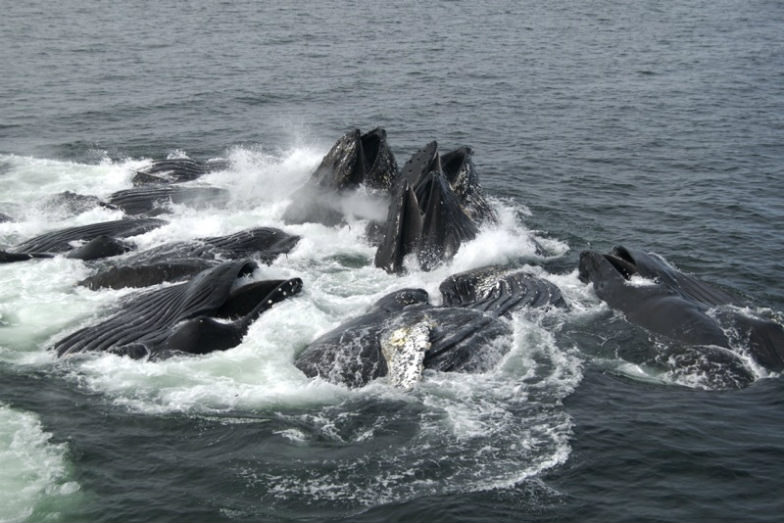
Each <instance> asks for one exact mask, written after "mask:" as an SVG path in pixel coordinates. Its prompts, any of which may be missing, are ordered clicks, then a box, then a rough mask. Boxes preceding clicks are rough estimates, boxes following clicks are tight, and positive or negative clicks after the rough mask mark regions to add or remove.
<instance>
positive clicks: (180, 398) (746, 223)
mask: <svg viewBox="0 0 784 523" xmlns="http://www.w3.org/2000/svg"><path fill="white" fill-rule="evenodd" d="M0 7H2V13H3V15H2V17H1V18H0V67H2V71H3V74H2V75H0V76H1V77H2V78H0V212H3V213H5V214H8V215H10V216H12V217H14V218H15V221H14V222H10V223H3V224H0V245H9V244H13V243H15V242H17V241H20V240H22V239H24V238H27V237H30V236H32V235H34V234H37V233H39V232H43V231H45V230H49V229H52V228H56V227H57V226H60V225H61V224H62V223H65V224H81V223H88V222H89V221H95V220H104V219H111V218H112V217H113V216H111V215H110V214H105V213H104V211H90V212H87V213H84V214H82V215H79V216H75V217H74V216H66V215H64V214H63V212H62V210H60V209H51V208H46V207H45V206H42V205H41V204H40V202H41V201H42V200H43V199H44V198H45V197H46V196H47V195H49V194H51V193H54V192H58V191H62V190H74V191H77V192H83V193H93V194H98V195H101V196H105V195H106V194H108V193H110V192H111V191H113V190H118V189H122V188H127V187H129V186H130V177H131V175H132V172H133V169H135V168H138V167H139V166H142V165H145V162H149V160H150V159H152V158H161V157H165V156H167V155H188V156H190V157H193V158H199V159H205V158H211V157H223V158H228V159H229V160H230V163H229V165H230V166H229V168H228V169H227V170H226V171H224V172H221V173H217V174H216V175H214V176H213V177H212V178H211V179H210V181H211V182H212V183H214V184H216V185H222V186H224V187H226V188H229V189H230V190H232V191H233V194H234V197H235V204H236V205H235V206H234V207H233V208H232V209H228V210H227V209H216V210H215V211H214V212H210V213H207V214H198V213H194V212H193V211H189V210H187V209H185V210H183V209H180V210H178V211H177V212H176V213H175V215H174V216H173V218H172V225H171V226H170V227H168V228H166V229H165V231H163V232H161V233H160V234H158V235H157V236H156V235H150V236H149V237H145V238H143V239H142V240H141V241H143V242H146V244H154V243H156V242H160V241H164V240H171V239H176V238H180V237H182V236H183V235H192V236H198V235H202V236H204V235H207V234H212V233H227V232H232V231H233V230H237V229H238V228H241V227H248V226H253V225H274V226H282V222H281V221H280V216H281V213H282V205H283V203H285V200H286V198H287V197H288V195H289V194H290V193H291V191H293V190H295V189H296V188H297V187H298V186H299V184H301V183H302V182H304V180H305V179H307V176H308V175H309V172H310V170H311V169H312V168H313V167H315V165H316V164H317V163H318V161H319V159H320V157H321V155H323V154H324V153H325V152H326V151H327V150H328V148H329V147H330V145H331V144H332V143H333V142H334V140H336V139H337V138H338V137H339V136H340V135H342V134H343V133H344V132H346V131H347V130H349V129H351V128H354V127H360V128H362V129H363V130H369V129H371V128H373V127H376V126H382V127H384V128H386V129H387V132H388V136H389V141H390V144H391V146H392V149H393V152H394V153H395V155H396V157H397V160H398V163H403V162H405V160H406V159H407V158H408V156H409V155H410V154H412V153H413V152H414V151H416V150H417V149H418V148H419V147H421V146H423V145H424V144H425V143H427V142H429V141H430V140H433V139H436V140H438V141H439V143H440V144H441V146H442V147H443V148H444V149H445V150H449V149H451V148H454V147H457V146H460V145H464V144H466V145H470V146H472V148H473V149H474V150H475V153H476V156H475V158H474V160H475V163H476V165H477V168H478V170H479V173H480V176H481V181H482V184H483V186H484V188H485V191H486V192H487V193H488V195H490V196H491V197H492V199H493V201H494V204H495V205H496V206H497V208H498V209H499V210H500V211H501V214H502V216H503V219H502V225H501V226H499V228H498V229H496V230H488V231H484V232H483V234H482V235H480V238H479V239H478V240H477V241H476V242H474V243H472V244H470V245H467V246H464V248H462V249H461V252H460V253H459V254H458V257H457V259H456V261H455V262H453V263H452V264H451V265H449V266H447V267H445V268H443V269H442V270H441V271H440V272H438V271H437V273H435V274H428V273H423V272H421V271H413V272H412V273H411V274H409V275H408V276H406V277H404V278H403V279H401V280H397V279H395V278H394V277H390V276H387V275H384V274H379V272H380V271H378V270H376V269H373V268H372V253H373V250H372V248H371V247H370V246H368V245H367V244H366V243H364V240H363V239H362V237H361V235H360V234H359V232H357V231H358V230H360V229H361V228H360V227H347V228H342V229H340V228H338V229H334V230H329V229H327V228H320V227H316V226H312V227H309V226H299V228H295V229H294V230H293V232H295V233H297V234H301V235H302V236H303V237H304V238H306V241H304V242H303V243H301V244H300V245H299V246H298V248H297V250H296V251H295V252H293V253H292V254H291V255H290V256H289V258H288V259H283V260H279V261H278V262H276V263H275V264H273V266H272V267H271V268H269V269H268V273H269V274H270V275H274V276H278V275H284V276H289V277H290V276H294V275H298V276H302V277H303V280H304V281H305V288H306V291H305V293H304V294H303V296H301V297H300V298H298V301H292V303H289V304H285V306H281V307H280V309H279V310H277V311H275V312H274V313H273V314H272V315H270V316H268V315H267V314H265V315H264V316H263V317H262V318H261V319H260V320H259V322H257V323H258V325H254V328H253V329H252V330H251V332H250V333H249V336H248V339H246V341H245V342H243V344H242V345H241V346H240V347H238V348H237V349H234V350H233V351H229V352H228V353H226V354H224V355H219V356H215V357H212V356H210V357H205V358H202V359H198V358H194V359H193V360H192V361H191V360H189V361H174V362H166V363H161V364H153V363H138V362H128V361H123V360H122V359H121V358H115V357H109V356H104V355H95V356H92V357H87V358H85V359H79V360H77V361H72V362H58V361H57V360H55V359H54V358H53V357H52V356H51V354H50V353H49V352H48V351H47V347H48V346H49V345H50V343H51V340H52V339H53V338H56V337H57V336H59V335H62V334H64V333H66V332H70V331H72V330H73V329H74V328H76V327H77V326H79V325H81V324H84V323H85V322H89V321H90V320H91V319H94V318H95V317H98V316H100V314H101V312H102V311H103V310H104V309H105V308H107V307H110V306H111V304H112V303H114V302H115V301H116V300H117V298H118V296H117V295H116V294H112V293H111V292H104V293H90V292H88V291H80V290H74V285H73V284H74V283H75V282H76V281H78V279H80V277H81V276H83V275H84V274H86V273H87V271H88V270H89V269H88V268H87V267H86V266H84V265H83V264H82V263H81V262H77V261H72V260H71V261H66V260H63V259H55V260H42V261H35V262H29V264H22V265H20V264H15V265H16V266H14V267H11V266H0V297H1V298H2V302H0V376H2V386H0V419H2V420H3V425H4V426H5V429H4V430H5V432H3V431H0V469H2V470H4V471H6V472H0V477H1V478H2V482H3V484H4V485H8V486H7V487H6V488H5V489H4V490H5V491H6V494H4V495H5V496H6V497H3V498H0V501H2V502H0V505H3V506H5V507H6V509H5V510H6V511H5V512H0V519H2V520H6V519H7V520H31V521H39V520H49V521H74V520H84V519H89V520H101V521H117V520H129V521H131V520H145V521H149V520H155V521H182V520H210V521H215V520H228V521H249V520H287V521H306V520H311V519H319V520H335V521H337V520H340V521H345V520H350V521H378V520H383V521H398V520H405V521H410V520H437V521H447V520H448V521H472V520H477V521H479V520H481V521H487V520H497V521H520V520H546V521H551V520H559V521H562V520H570V521H571V520H581V521H582V520H596V521H599V520H601V521H628V520H638V521H652V520H655V521H675V520H705V521H708V520H709V521H718V520H722V521H736V520H744V521H752V520H754V521H771V520H776V519H779V518H780V515H781V514H782V512H784V502H782V501H781V496H780V492H781V491H782V487H783V486H784V474H782V472H781V463H782V462H784V445H783V444H782V443H781V441H780V439H781V438H780V435H781V434H782V433H783V432H784V421H782V416H781V413H782V406H784V400H782V392H784V382H782V380H781V378H780V376H778V375H771V374H768V373H765V372H759V373H757V374H756V379H755V380H754V382H753V383H751V384H748V386H746V387H743V388H740V389H737V388H735V387H733V386H732V383H731V382H730V381H731V380H730V381H727V380H725V379H723V378H724V376H723V374H722V372H724V370H725V369H721V368H719V369H718V370H717V371H716V374H711V375H705V374H704V373H702V372H701V371H699V370H698V369H691V368H685V369H683V368H671V367H668V366H667V362H666V361H664V360H663V359H662V358H658V357H657V354H659V352H660V351H661V350H662V347H661V345H660V343H659V342H658V341H657V340H654V339H651V338H650V336H649V335H648V334H647V333H645V332H644V331H642V330H641V329H639V328H636V327H634V326H632V325H630V324H628V323H627V322H626V321H625V320H624V319H623V318H622V317H620V316H618V315H615V314H613V313H612V312H611V311H610V310H609V309H607V308H606V306H603V305H602V304H601V302H600V301H599V300H598V299H597V298H596V297H595V296H594V295H593V294H592V291H591V290H590V288H589V287H587V286H585V285H583V284H581V283H580V282H579V281H578V280H577V278H576V274H575V272H574V271H575V267H576V263H577V256H578V254H579V252H580V251H581V250H583V249H585V248H593V249H598V250H606V249H609V248H610V247H612V246H613V245H618V244H622V245H627V246H630V247H636V248H642V249H646V250H651V251H654V252H656V253H658V254H660V255H662V256H664V257H665V258H666V259H667V260H669V261H670V262H671V263H672V264H674V265H675V266H677V267H678V268H680V269H681V270H683V271H684V272H688V273H693V274H695V275H697V276H698V277H700V278H703V279H705V280H708V281H711V282H713V283H716V284H718V285H721V286H724V287H726V288H731V289H735V290H737V291H738V292H740V293H741V294H743V295H744V296H746V297H748V298H749V299H750V301H751V302H752V303H754V304H755V305H756V306H757V307H758V311H760V312H763V313H764V314H766V315H768V316H771V317H778V318H779V319H780V318H781V314H782V312H781V311H784V293H783V292H782V288H781V284H780V281H781V276H782V274H784V262H783V261H782V260H783V259H784V243H783V242H782V236H781V226H780V223H782V219H783V218H784V189H782V185H781V184H782V180H784V32H782V31H781V28H782V26H783V25H782V22H784V5H782V4H781V3H779V2H765V1H753V2H737V1H719V2H701V1H693V2H681V3H679V4H678V5H666V4H661V3H659V2H631V3H627V2H609V1H589V2H581V3H577V4H575V3H574V2H509V3H505V2H493V3H490V4H489V5H477V4H476V3H472V2H442V3H436V4H420V3H410V4H391V3H390V4H388V3H375V2H357V3H349V2H346V3H338V2H321V3H319V4H318V5H314V6H305V5H298V4H297V5H291V6H288V5H267V4H264V3H256V2H224V3H218V2H192V3H189V4H183V3H161V4H155V3H153V4H150V3H146V2H135V1H130V2H122V3H104V2H70V1H63V2H57V3H45V2H23V3H17V2H2V3H1V5H0ZM530 235H535V237H536V238H537V239H538V240H539V241H540V242H541V243H542V244H543V245H545V247H546V248H547V253H546V255H545V256H544V257H541V258H537V257H536V256H535V255H534V254H533V251H532V250H531V249H530V248H529V247H530V244H528V243H527V238H528V237H529V236H530ZM510 260H515V261H517V262H518V263H525V264H530V265H531V266H532V267H534V268H535V270H538V271H539V272H540V274H541V275H543V276H544V277H547V278H548V279H550V280H551V281H553V282H554V283H556V284H557V285H559V287H561V288H562V290H563V291H564V294H565V296H566V297H567V299H568V300H569V301H570V303H571V305H572V310H571V312H570V313H569V314H566V315H563V316H555V317H530V316H525V315H523V316H519V317H516V318H515V319H514V320H513V322H514V331H515V334H514V337H513V339H512V340H509V343H510V344H511V345H512V351H511V353H510V357H509V358H508V359H507V360H505V361H504V363H503V364H502V365H501V367H500V368H499V369H498V370H497V371H495V372H492V373H489V374H487V375H480V376H450V375H438V374H433V375H427V376H425V380H424V381H423V383H422V384H421V385H420V386H419V387H417V389H416V390H415V391H414V392H413V393H412V394H402V393H399V392H396V391H393V390H391V389H390V388H389V387H387V386H385V385H384V384H383V383H381V384H374V385H372V386H371V387H369V388H368V389H367V390H363V391H347V390H345V389H342V388H340V387H335V386H330V385H328V384H324V383H319V382H310V381H308V380H307V379H306V378H305V377H304V376H302V375H301V374H299V371H297V370H296V368H294V367H293V365H292V363H291V362H292V361H293V357H294V355H295V354H296V353H297V352H298V351H299V350H301V349H302V348H303V347H304V345H305V344H307V343H308V341H310V340H311V339H313V338H314V337H315V336H316V335H318V334H319V333H321V332H325V331H326V330H329V329H330V328H332V327H334V326H335V325H337V324H339V323H340V321H341V320H343V319H346V318H349V317H351V316H352V315H356V314H359V313H361V312H362V310H363V307H367V306H368V305H369V304H370V303H372V301H373V298H374V297H377V296H379V295H381V294H382V293H383V292H384V291H388V290H392V289H394V288H398V287H403V286H410V285H418V286H424V287H425V288H428V290H431V291H433V290H434V289H435V288H436V287H437V284H438V282H439V281H440V279H443V277H445V276H446V275H447V274H449V273H451V272H456V271H457V270H463V269H466V268H471V267H474V266H478V265H480V264H481V263H484V262H492V263H497V262H506V261H510ZM520 260H522V261H520ZM12 500H14V501H13V502H12Z"/></svg>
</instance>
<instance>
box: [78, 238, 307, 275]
mask: <svg viewBox="0 0 784 523" xmlns="http://www.w3.org/2000/svg"><path fill="white" fill-rule="evenodd" d="M299 239H300V238H299V236H294V235H291V234H288V233H285V232H283V231H282V230H280V229H276V228H273V227H257V228H255V229H247V230H243V231H240V232H237V233H234V234H229V235H227V236H215V237H210V238H199V239H196V240H190V241H180V242H172V243H167V244H164V245H160V246H158V247H153V248H152V249H148V250H146V251H142V252H138V253H134V254H131V255H130V256H128V257H125V258H123V259H121V260H118V261H117V262H114V263H113V264H111V265H109V264H106V266H104V267H100V268H99V270H98V272H97V273H96V274H93V275H92V276H89V277H87V278H86V279H84V280H82V281H81V282H79V283H80V285H85V286H87V287H89V288H91V289H93V290H95V289H99V288H101V287H111V288H113V289H121V288H124V287H146V286H149V285H155V284H158V283H163V282H165V281H171V282H174V281H180V280H185V279H188V278H189V277H191V276H193V275H195V274H197V273H199V272H201V271H203V270H204V269H207V268H209V267H213V266H215V265H218V264H220V263H221V261H227V260H233V259H238V258H253V259H255V260H259V261H261V262H263V263H267V264H269V263H272V261H273V260H275V258H277V257H278V256H279V255H281V254H285V253H288V252H289V251H290V250H291V249H293V248H294V246H295V245H296V244H297V242H298V241H299Z"/></svg>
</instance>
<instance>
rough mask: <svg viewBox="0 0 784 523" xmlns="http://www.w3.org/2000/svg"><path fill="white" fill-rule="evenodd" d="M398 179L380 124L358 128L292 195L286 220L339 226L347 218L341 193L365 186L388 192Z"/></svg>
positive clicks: (337, 144)
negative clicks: (365, 129) (378, 125)
mask: <svg viewBox="0 0 784 523" xmlns="http://www.w3.org/2000/svg"><path fill="white" fill-rule="evenodd" d="M396 178H397V162H396V161H395V156H394V155H393V154H392V151H391V149H390V148H389V145H388V144H387V133H386V131H385V130H384V129H382V128H380V127H378V128H376V129H373V130H372V131H369V132H367V133H364V134H362V132H361V131H360V130H359V129H354V130H353V131H350V132H348V133H346V134H345V135H344V136H342V137H341V138H340V139H338V141H337V142H336V143H335V145H333V146H332V148H331V149H330V150H329V152H328V153H327V154H326V155H325V156H324V158H323V159H322V160H321V163H320V164H319V166H318V167H317V168H316V170H315V171H314V172H313V174H312V175H311V177H310V179H309V180H308V181H307V182H306V183H305V185H304V186H302V187H301V188H300V189H298V190H297V191H296V192H295V193H294V194H293V196H292V202H291V204H290V205H289V207H288V208H287V209H286V211H285V213H284V215H283V220H284V221H285V222H286V223H305V222H317V223H323V224H325V225H336V224H338V223H341V222H342V221H343V219H344V216H343V209H342V201H341V196H344V195H345V194H347V193H349V192H351V191H353V190H355V189H357V188H359V187H360V186H364V187H366V188H368V189H369V190H371V191H377V192H380V193H387V192H389V190H390V189H391V188H392V187H393V185H394V184H395V180H396Z"/></svg>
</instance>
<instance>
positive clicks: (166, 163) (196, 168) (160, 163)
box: [132, 158, 226, 187]
mask: <svg viewBox="0 0 784 523" xmlns="http://www.w3.org/2000/svg"><path fill="white" fill-rule="evenodd" d="M225 165H226V162H224V161H221V160H212V161H207V162H200V161H197V160H191V159H190V158H170V159H166V160H155V161H154V162H153V163H152V165H150V166H148V167H145V168H143V169H139V170H138V171H136V174H135V175H134V176H133V179H132V183H133V185H134V186H136V187H138V186H141V185H154V184H168V183H182V182H190V181H193V180H195V179H197V178H199V177H201V176H203V175H205V174H207V173H208V172H210V171H215V170H217V169H221V168H223V167H225Z"/></svg>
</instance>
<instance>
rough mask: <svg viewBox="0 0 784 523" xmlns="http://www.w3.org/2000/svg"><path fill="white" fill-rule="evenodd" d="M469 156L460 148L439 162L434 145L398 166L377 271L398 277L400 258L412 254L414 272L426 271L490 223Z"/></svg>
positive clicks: (488, 209) (492, 217)
mask: <svg viewBox="0 0 784 523" xmlns="http://www.w3.org/2000/svg"><path fill="white" fill-rule="evenodd" d="M471 154H472V151H471V149H470V148H468V147H461V148H459V149H457V150H455V151H452V152H450V153H447V154H445V155H444V156H443V157H442V156H440V155H439V152H438V143H437V142H435V141H434V142H430V143H429V144H427V145H426V146H425V147H424V148H422V149H421V150H420V151H418V152H417V153H415V154H414V155H413V156H412V157H411V159H410V160H409V161H408V162H407V163H406V165H404V166H403V169H402V170H401V171H400V176H399V178H398V183H397V184H396V186H395V188H394V191H393V194H392V197H391V201H390V206H389V210H388V212H387V220H386V224H385V225H384V226H383V236H382V239H381V241H380V243H379V247H378V249H377V251H376V255H375V260H374V262H375V265H376V266H377V267H380V268H382V269H384V270H386V271H387V272H401V271H402V270H403V262H404V258H405V256H406V255H408V254H411V253H414V254H415V255H416V257H417V260H418V262H419V264H420V267H421V268H422V269H424V270H430V269H432V268H433V267H435V266H437V265H439V264H440V263H441V262H443V261H444V260H448V259H450V258H452V257H453V256H454V255H455V253H456V252H457V250H458V249H459V248H460V245H461V244H462V243H463V242H464V241H468V240H472V239H473V238H475V237H476V235H477V233H478V230H479V226H480V225H482V224H483V223H486V222H494V221H496V219H497V218H496V216H495V213H494V212H493V210H492V208H491V207H490V205H489V204H488V203H487V201H486V200H485V198H484V196H483V195H482V191H481V187H480V186H479V177H478V175H477V173H476V169H475V168H474V165H473V162H472V161H471Z"/></svg>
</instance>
